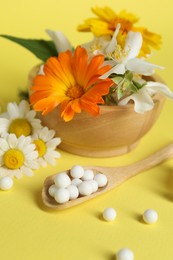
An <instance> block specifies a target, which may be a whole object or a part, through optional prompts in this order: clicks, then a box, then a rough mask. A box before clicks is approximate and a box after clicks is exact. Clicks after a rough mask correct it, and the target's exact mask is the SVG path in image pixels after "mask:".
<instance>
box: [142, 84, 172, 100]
mask: <svg viewBox="0 0 173 260" xmlns="http://www.w3.org/2000/svg"><path fill="white" fill-rule="evenodd" d="M146 87H147V89H148V90H153V91H154V93H161V94H163V95H165V96H166V97H169V98H173V92H172V91H171V90H170V89H169V88H168V87H167V86H166V85H165V84H163V83H160V82H153V81H148V82H147V84H146Z"/></svg>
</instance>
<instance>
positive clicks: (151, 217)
mask: <svg viewBox="0 0 173 260" xmlns="http://www.w3.org/2000/svg"><path fill="white" fill-rule="evenodd" d="M143 220H144V221H145V223H147V224H153V223H155V222H156V221H157V220H158V214H157V212H156V211H155V210H154V209H147V210H146V211H145V212H144V213H143Z"/></svg>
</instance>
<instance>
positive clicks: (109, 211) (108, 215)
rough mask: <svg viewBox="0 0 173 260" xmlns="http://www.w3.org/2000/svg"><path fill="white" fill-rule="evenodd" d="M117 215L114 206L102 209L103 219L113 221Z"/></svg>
mask: <svg viewBox="0 0 173 260" xmlns="http://www.w3.org/2000/svg"><path fill="white" fill-rule="evenodd" d="M116 216H117V213H116V211H115V209H114V208H106V209H105V210H104V211H103V219H104V220H106V221H109V222H110V221H113V220H114V219H115V218H116Z"/></svg>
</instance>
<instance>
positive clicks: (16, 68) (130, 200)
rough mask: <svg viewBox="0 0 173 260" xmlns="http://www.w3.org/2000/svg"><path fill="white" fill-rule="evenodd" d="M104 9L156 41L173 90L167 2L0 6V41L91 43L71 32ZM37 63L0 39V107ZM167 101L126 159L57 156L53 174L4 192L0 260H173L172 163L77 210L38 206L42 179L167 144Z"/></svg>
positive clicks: (171, 108) (171, 128)
mask: <svg viewBox="0 0 173 260" xmlns="http://www.w3.org/2000/svg"><path fill="white" fill-rule="evenodd" d="M105 4H106V5H108V6H110V7H112V8H113V9H114V10H115V11H116V10H117V11H120V10H121V9H126V10H128V11H129V12H133V13H135V14H136V15H138V16H139V17H140V22H139V23H138V25H141V26H146V27H147V28H148V29H150V30H151V31H154V32H157V33H160V34H161V35H162V37H163V45H162V48H161V50H160V51H159V52H155V53H154V55H153V56H152V57H151V59H150V60H151V61H152V62H153V63H156V64H159V65H163V66H165V67H166V69H165V70H164V71H160V72H159V74H160V75H161V76H162V77H163V78H164V80H165V81H166V82H167V84H168V86H169V87H170V88H171V89H172V90H173V86H172V82H173V81H172V75H173V72H172V69H173V65H172V58H173V37H172V27H173V14H172V10H173V3H172V1H171V0H164V1H163V2H160V1H158V0H153V1H151V0H145V1H138V0H131V1H129V0H121V1H118V0H117V1H115V0H107V1H103V0H99V1H96V0H95V1H94V0H87V1H82V0H81V1H79V0H73V1H58V0H56V1H55V0H49V1H40V0H37V1H33V0H30V1H23V0H15V1H12V0H5V1H1V12H0V13H1V15H0V34H9V35H13V36H18V37H23V38H44V39H49V37H48V36H47V35H46V33H45V31H44V30H45V29H46V28H50V29H53V30H61V31H63V32H64V33H65V34H66V35H67V36H68V37H69V39H70V41H71V43H72V44H73V45H77V44H80V43H83V42H86V41H88V40H90V39H91V38H92V35H91V34H90V33H88V34H87V33H86V34H85V33H79V32H77V31H76V26H77V25H78V24H80V23H81V22H82V21H83V20H84V19H86V18H88V17H90V16H92V14H91V11H90V7H93V6H96V5H97V6H101V7H102V6H104V5H105ZM38 62H39V60H37V59H36V58H35V57H34V56H33V55H32V54H31V53H30V52H28V51H27V50H25V49H24V48H22V47H20V46H18V45H16V44H14V43H12V42H9V41H8V40H5V39H2V38H0V102H1V104H2V106H3V107H5V105H6V103H7V102H9V101H17V100H18V99H17V92H18V89H20V88H23V89H24V88H25V86H26V81H27V74H28V71H29V70H30V69H31V67H33V66H34V65H35V64H37V63H38ZM172 112H173V101H170V100H167V101H166V104H165V106H164V109H163V112H162V114H161V116H160V118H159V120H158V121H157V123H156V125H155V126H154V127H153V128H152V130H151V131H150V132H149V133H148V134H147V135H146V136H145V137H144V138H143V139H142V140H141V142H140V144H139V146H138V147H137V148H136V149H135V150H134V151H132V152H130V153H129V154H126V155H123V156H119V157H115V158H104V159H96V158H84V157H80V156H75V155H71V154H68V153H65V152H61V155H62V157H61V159H59V160H58V161H57V166H56V167H52V166H49V167H47V168H45V169H40V170H38V171H36V172H35V175H34V177H32V178H28V177H24V178H22V179H21V180H15V183H14V187H13V189H12V190H10V191H9V192H3V191H1V192H0V234H1V239H0V259H2V260H38V259H42V260H54V259H56V260H57V259H58V260H106V259H107V260H113V259H114V255H115V252H117V251H118V250H119V249H120V248H122V247H129V248H131V249H132V250H133V251H134V253H135V259H137V260H172V259H173V246H172V240H173V161H171V160H170V161H169V162H166V163H164V164H162V165H160V166H158V167H155V168H153V169H151V170H149V171H147V172H146V173H143V174H141V175H138V176H136V177H135V178H133V179H131V180H129V181H128V182H126V183H124V184H123V185H121V186H120V187H118V188H116V189H115V190H113V191H110V192H109V193H107V194H105V195H102V196H100V197H98V198H96V199H94V200H92V201H90V202H86V203H84V204H83V205H80V206H77V207H74V208H71V209H68V210H65V211H61V212H57V211H51V210H48V209H46V208H45V207H44V206H43V204H42V201H41V195H40V194H41V189H42V184H43V181H44V179H45V178H46V176H48V175H50V174H54V173H56V172H59V171H62V170H64V169H67V168H70V167H71V166H72V165H74V164H81V165H104V166H120V165H126V164H130V163H133V162H135V161H137V160H140V159H142V158H144V157H145V156H147V155H149V154H150V153H152V152H154V151H156V150H157V149H159V148H160V147H162V146H164V145H166V144H168V143H170V142H172V140H173V121H172ZM106 207H114V208H115V209H116V211H117V219H116V220H115V221H114V222H112V223H106V222H104V221H103V220H102V219H101V213H102V211H103V210H104V208H106ZM147 208H154V209H155V210H157V211H158V214H159V220H158V222H157V223H155V224H154V225H151V226H149V225H146V224H144V223H142V222H141V214H142V213H143V211H144V210H146V209H147Z"/></svg>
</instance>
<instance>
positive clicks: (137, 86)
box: [133, 80, 147, 89]
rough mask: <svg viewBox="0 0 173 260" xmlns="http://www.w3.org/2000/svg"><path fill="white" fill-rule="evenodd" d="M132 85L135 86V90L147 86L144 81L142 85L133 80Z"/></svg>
mask: <svg viewBox="0 0 173 260" xmlns="http://www.w3.org/2000/svg"><path fill="white" fill-rule="evenodd" d="M133 84H134V85H135V86H136V88H137V89H141V88H143V87H144V86H145V85H146V84H147V82H146V81H144V82H142V83H139V82H137V81H135V80H133Z"/></svg>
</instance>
